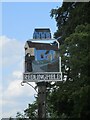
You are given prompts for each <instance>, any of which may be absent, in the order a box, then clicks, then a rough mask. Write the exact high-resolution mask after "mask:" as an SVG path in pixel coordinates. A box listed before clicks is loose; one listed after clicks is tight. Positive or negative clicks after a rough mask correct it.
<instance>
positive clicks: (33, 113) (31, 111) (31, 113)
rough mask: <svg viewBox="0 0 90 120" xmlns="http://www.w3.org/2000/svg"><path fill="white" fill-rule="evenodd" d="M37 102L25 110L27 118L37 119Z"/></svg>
mask: <svg viewBox="0 0 90 120" xmlns="http://www.w3.org/2000/svg"><path fill="white" fill-rule="evenodd" d="M37 108H38V107H37V102H36V101H35V102H34V103H32V104H29V105H28V108H27V109H26V110H24V113H25V116H26V117H28V118H30V119H32V120H34V119H35V118H37Z"/></svg>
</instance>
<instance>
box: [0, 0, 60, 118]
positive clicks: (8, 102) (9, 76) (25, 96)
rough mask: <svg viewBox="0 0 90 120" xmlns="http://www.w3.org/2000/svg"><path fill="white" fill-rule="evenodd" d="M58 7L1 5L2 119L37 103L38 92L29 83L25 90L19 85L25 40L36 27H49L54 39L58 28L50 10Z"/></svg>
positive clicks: (21, 3) (25, 3) (32, 4)
mask: <svg viewBox="0 0 90 120" xmlns="http://www.w3.org/2000/svg"><path fill="white" fill-rule="evenodd" d="M9 1H10V0H9ZM53 1H55V0H53ZM0 5H1V4H0ZM58 6H61V3H60V2H48V3H47V2H42V3H41V2H34V3H33V2H13V3H11V2H3V3H2V19H1V20H2V34H1V33H0V35H1V36H0V48H2V49H0V57H1V58H0V73H1V72H2V73H1V74H2V76H1V75H0V77H2V78H0V82H1V84H0V95H1V93H2V91H3V94H2V95H3V97H2V101H1V100H0V107H1V105H2V117H10V116H11V117H15V115H16V113H17V112H18V111H20V112H23V110H24V109H26V108H27V106H28V103H32V102H33V101H34V94H36V92H35V90H34V89H33V88H31V87H30V86H29V85H27V84H25V86H23V87H22V86H21V84H20V83H21V81H22V74H23V71H24V69H23V68H24V44H25V42H26V40H28V39H30V38H32V36H33V31H34V28H38V27H41V28H43V27H45V28H46V27H48V28H50V29H51V31H52V36H53V33H54V32H55V31H56V29H57V28H56V22H55V20H54V19H51V18H50V10H51V9H52V8H57V7H58ZM0 8H1V6H0ZM0 17H1V16H0ZM1 55H2V56H1ZM1 60H2V61H1ZM1 66H2V68H1ZM1 80H2V81H1ZM32 84H33V86H34V85H35V84H34V83H32ZM1 90H2V91H1ZM0 116H1V115H0Z"/></svg>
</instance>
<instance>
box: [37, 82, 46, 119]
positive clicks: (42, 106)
mask: <svg viewBox="0 0 90 120" xmlns="http://www.w3.org/2000/svg"><path fill="white" fill-rule="evenodd" d="M37 86H38V120H42V119H45V118H46V82H38V83H37Z"/></svg>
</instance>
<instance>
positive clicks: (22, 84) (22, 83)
mask: <svg viewBox="0 0 90 120" xmlns="http://www.w3.org/2000/svg"><path fill="white" fill-rule="evenodd" d="M24 83H27V84H28V85H30V86H31V87H32V88H33V89H34V90H35V91H36V92H37V93H38V91H37V90H36V87H33V86H32V85H31V84H30V83H29V82H23V81H22V82H21V86H24Z"/></svg>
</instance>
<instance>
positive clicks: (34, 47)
mask: <svg viewBox="0 0 90 120" xmlns="http://www.w3.org/2000/svg"><path fill="white" fill-rule="evenodd" d="M38 40H39V41H38ZM42 41H43V42H42ZM45 41H46V42H45ZM59 47H60V45H59V42H58V40H56V39H51V33H50V29H35V31H34V34H33V39H31V41H30V40H29V41H27V42H26V44H25V72H24V73H23V83H27V82H36V83H37V86H38V120H42V119H46V89H47V82H51V81H52V82H56V81H62V72H61V57H58V55H57V52H58V50H59Z"/></svg>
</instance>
